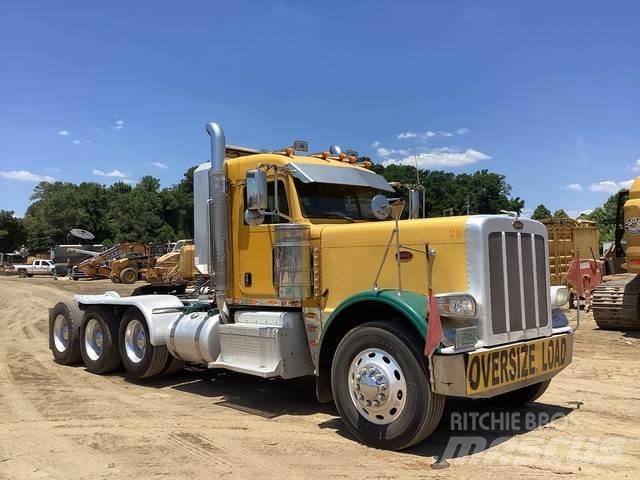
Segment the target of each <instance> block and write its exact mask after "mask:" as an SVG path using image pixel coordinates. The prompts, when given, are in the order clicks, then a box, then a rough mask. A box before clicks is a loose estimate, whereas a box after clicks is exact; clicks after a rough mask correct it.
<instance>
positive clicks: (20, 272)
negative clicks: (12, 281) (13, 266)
mask: <svg viewBox="0 0 640 480" xmlns="http://www.w3.org/2000/svg"><path fill="white" fill-rule="evenodd" d="M18 277H20V278H27V271H26V270H18Z"/></svg>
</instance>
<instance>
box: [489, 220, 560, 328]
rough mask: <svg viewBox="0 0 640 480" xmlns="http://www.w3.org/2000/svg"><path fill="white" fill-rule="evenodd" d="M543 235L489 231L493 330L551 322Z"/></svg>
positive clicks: (527, 326) (538, 325) (542, 324)
mask: <svg viewBox="0 0 640 480" xmlns="http://www.w3.org/2000/svg"><path fill="white" fill-rule="evenodd" d="M546 261H547V252H546V249H545V242H544V238H543V237H542V236H540V235H534V234H531V233H515V232H492V233H490V234H489V284H490V295H491V326H492V331H493V334H494V335H495V334H504V333H508V332H517V331H523V330H532V329H535V328H540V327H545V326H547V324H548V322H549V311H548V303H547V292H548V291H549V285H548V281H547V275H546V272H547V270H546Z"/></svg>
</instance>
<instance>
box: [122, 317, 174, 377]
mask: <svg viewBox="0 0 640 480" xmlns="http://www.w3.org/2000/svg"><path fill="white" fill-rule="evenodd" d="M118 344H119V348H120V355H121V357H122V363H123V365H124V368H125V369H126V370H127V373H128V374H129V375H130V376H131V377H132V378H149V377H153V376H155V375H159V374H161V373H163V371H165V368H166V367H168V366H169V365H168V364H169V360H170V359H171V355H170V354H169V350H167V347H165V346H164V345H157V346H154V345H151V341H150V337H149V326H148V325H147V321H146V319H145V318H144V315H143V314H142V313H141V312H140V310H138V309H137V308H135V307H131V308H129V309H128V310H127V311H126V312H125V314H124V316H123V317H122V322H121V323H120V332H119V334H118Z"/></svg>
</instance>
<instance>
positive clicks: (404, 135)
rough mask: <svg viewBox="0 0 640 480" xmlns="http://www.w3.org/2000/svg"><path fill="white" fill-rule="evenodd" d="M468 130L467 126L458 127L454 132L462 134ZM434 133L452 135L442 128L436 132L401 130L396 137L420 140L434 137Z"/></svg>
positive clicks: (442, 135) (444, 135)
mask: <svg viewBox="0 0 640 480" xmlns="http://www.w3.org/2000/svg"><path fill="white" fill-rule="evenodd" d="M469 132H470V130H469V129H468V128H459V129H457V130H456V131H455V133H457V134H458V135H464V134H466V133H469ZM436 135H440V136H441V137H453V135H454V134H453V133H452V132H445V131H443V130H438V131H437V132H434V131H433V130H425V131H424V132H411V131H409V132H401V133H399V134H398V135H397V138H398V139H399V140H406V139H409V138H418V139H420V140H423V141H424V140H427V139H429V138H431V137H435V136H436Z"/></svg>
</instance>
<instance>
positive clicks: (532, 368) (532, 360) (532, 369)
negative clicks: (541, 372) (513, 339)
mask: <svg viewBox="0 0 640 480" xmlns="http://www.w3.org/2000/svg"><path fill="white" fill-rule="evenodd" d="M535 374H536V346H535V344H531V345H529V375H535Z"/></svg>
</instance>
